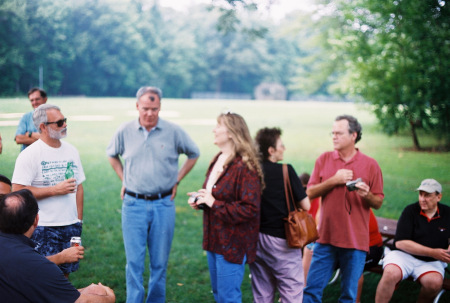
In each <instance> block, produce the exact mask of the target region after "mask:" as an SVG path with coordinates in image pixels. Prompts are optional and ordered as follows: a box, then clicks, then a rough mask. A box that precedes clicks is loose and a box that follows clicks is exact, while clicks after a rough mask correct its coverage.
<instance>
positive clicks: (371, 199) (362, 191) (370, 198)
mask: <svg viewBox="0 0 450 303" xmlns="http://www.w3.org/2000/svg"><path fill="white" fill-rule="evenodd" d="M356 187H357V188H358V191H357V193H358V194H359V195H360V196H361V197H362V198H363V200H364V201H366V203H367V204H368V205H369V206H370V207H372V208H375V209H379V208H380V207H381V205H382V204H383V197H381V196H377V195H374V194H373V193H372V192H371V191H370V187H369V185H367V184H366V183H364V182H358V183H356Z"/></svg>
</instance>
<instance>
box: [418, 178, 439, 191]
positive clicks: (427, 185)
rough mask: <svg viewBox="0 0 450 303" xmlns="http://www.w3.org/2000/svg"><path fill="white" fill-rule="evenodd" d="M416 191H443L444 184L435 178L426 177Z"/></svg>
mask: <svg viewBox="0 0 450 303" xmlns="http://www.w3.org/2000/svg"><path fill="white" fill-rule="evenodd" d="M416 191H424V192H427V193H430V194H431V193H437V194H440V193H442V186H441V184H440V183H439V182H438V181H436V180H434V179H425V180H423V181H422V183H420V186H419V188H417V189H416Z"/></svg>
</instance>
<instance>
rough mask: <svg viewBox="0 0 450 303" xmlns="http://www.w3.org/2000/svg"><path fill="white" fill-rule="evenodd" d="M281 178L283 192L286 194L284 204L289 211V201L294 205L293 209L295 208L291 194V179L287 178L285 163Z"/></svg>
mask: <svg viewBox="0 0 450 303" xmlns="http://www.w3.org/2000/svg"><path fill="white" fill-rule="evenodd" d="M283 180H284V193H285V195H286V204H287V209H288V212H291V203H289V201H292V204H293V205H294V210H297V208H296V207H295V203H294V195H293V194H292V187H291V180H290V179H289V172H288V167H287V164H283Z"/></svg>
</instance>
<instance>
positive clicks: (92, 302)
mask: <svg viewBox="0 0 450 303" xmlns="http://www.w3.org/2000/svg"><path fill="white" fill-rule="evenodd" d="M78 291H79V292H80V297H79V298H78V299H77V300H76V301H75V303H113V302H116V296H115V294H114V291H113V290H112V289H111V288H109V287H108V286H104V285H102V284H101V283H98V284H91V285H89V286H88V287H85V288H82V289H79V290H78Z"/></svg>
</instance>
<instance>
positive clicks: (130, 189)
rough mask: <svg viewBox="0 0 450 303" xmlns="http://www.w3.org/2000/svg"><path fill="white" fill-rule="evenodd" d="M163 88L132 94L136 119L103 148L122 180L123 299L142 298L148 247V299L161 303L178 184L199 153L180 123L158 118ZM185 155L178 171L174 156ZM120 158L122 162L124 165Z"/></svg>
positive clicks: (120, 128) (129, 300)
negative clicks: (124, 261) (124, 279)
mask: <svg viewBox="0 0 450 303" xmlns="http://www.w3.org/2000/svg"><path fill="white" fill-rule="evenodd" d="M161 95H162V92H161V90H160V89H159V88H156V87H149V86H146V87H142V88H140V89H139V90H138V92H137V94H136V97H137V103H136V108H137V110H138V112H139V119H135V120H133V121H130V122H127V123H124V124H122V125H121V126H120V127H119V129H118V130H117V132H116V133H115V135H114V136H113V138H112V140H111V142H110V144H109V146H108V148H107V150H106V152H107V155H108V156H109V162H110V163H111V166H112V167H113V169H114V171H115V172H116V173H117V175H118V176H119V178H120V179H121V180H122V189H121V198H122V199H123V204H122V232H123V240H124V246H125V255H126V258H127V266H126V281H127V302H142V301H143V299H144V286H143V285H142V280H143V277H142V275H143V272H144V265H145V255H146V248H147V246H148V251H149V255H150V270H151V275H150V281H149V283H148V295H147V302H152V303H158V302H160V303H164V302H165V295H166V271H167V264H168V260H169V253H170V248H171V245H172V239H173V234H174V229H175V203H174V201H173V200H174V198H175V195H176V192H177V185H178V184H179V183H180V181H181V180H182V179H183V178H184V176H186V174H188V173H189V171H190V170H191V169H192V167H194V165H195V163H196V162H197V159H198V157H199V155H200V152H199V149H198V147H197V145H196V144H195V143H194V141H192V139H191V138H190V137H189V136H188V134H187V133H186V132H185V131H184V130H183V129H182V128H181V127H179V126H178V125H175V124H173V123H171V122H168V121H166V120H163V119H160V118H159V111H160V109H161ZM180 154H185V155H186V156H187V160H186V161H185V163H184V164H183V166H182V167H181V169H180V170H178V158H179V155H180ZM122 160H123V164H122Z"/></svg>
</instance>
